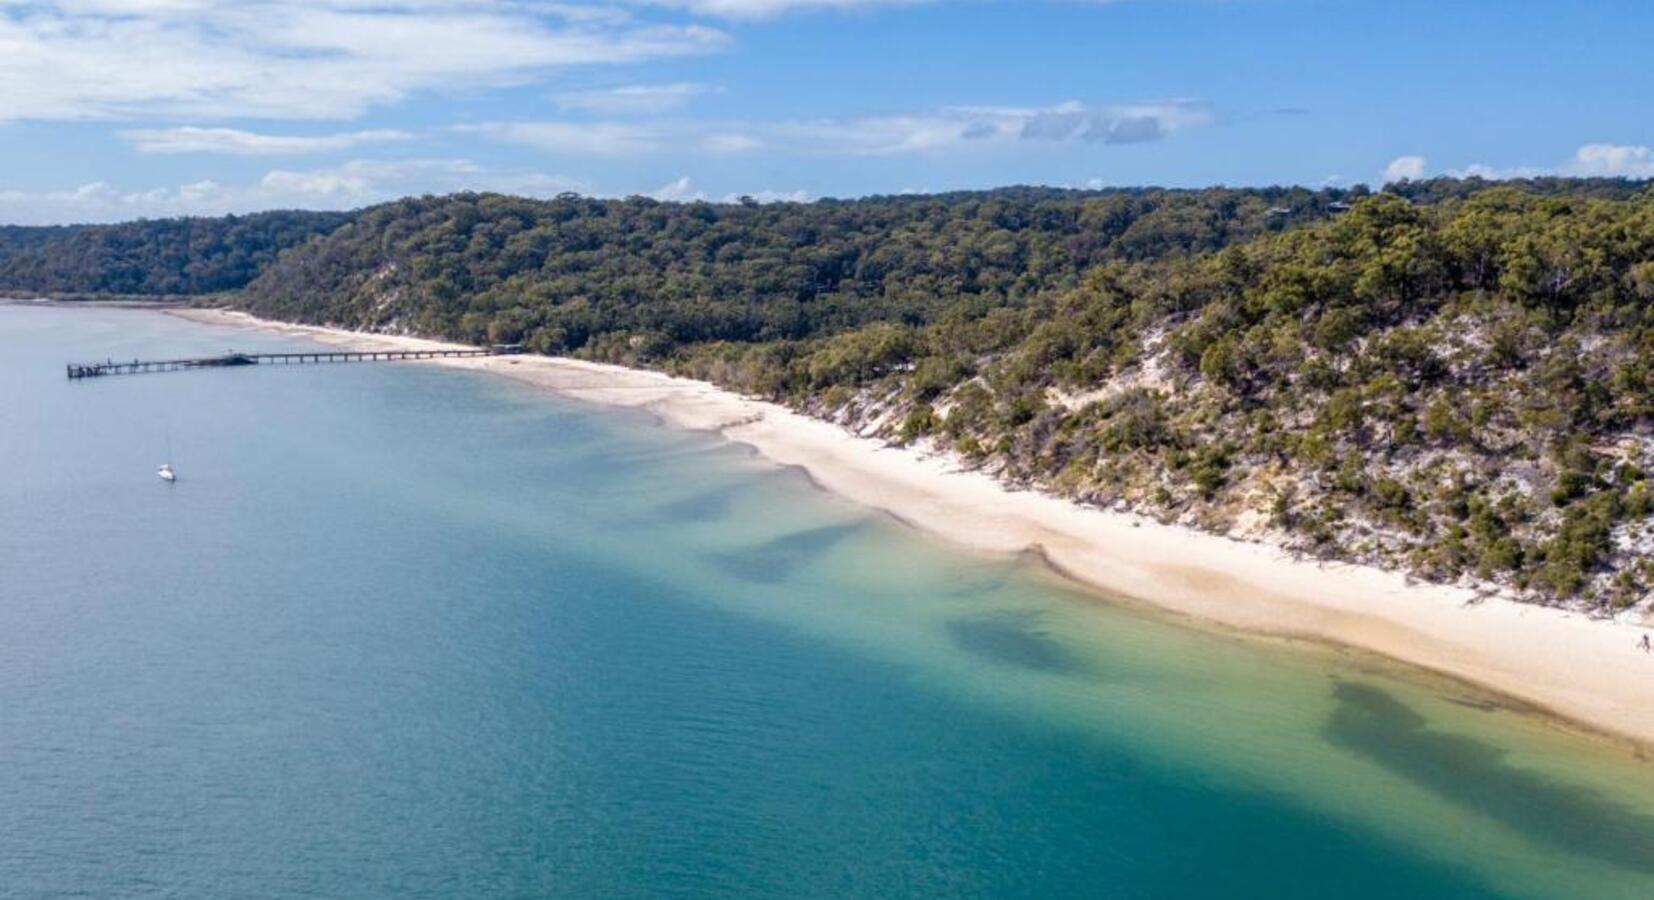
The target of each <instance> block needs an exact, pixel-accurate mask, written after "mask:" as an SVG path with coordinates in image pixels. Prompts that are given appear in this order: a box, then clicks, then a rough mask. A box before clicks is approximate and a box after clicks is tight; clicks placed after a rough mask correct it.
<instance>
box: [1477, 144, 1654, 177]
mask: <svg viewBox="0 0 1654 900" xmlns="http://www.w3.org/2000/svg"><path fill="white" fill-rule="evenodd" d="M1447 174H1449V175H1452V176H1454V177H1456V178H1485V179H1487V180H1488V181H1504V180H1507V179H1512V178H1543V177H1546V176H1570V177H1575V178H1633V179H1644V178H1654V149H1651V148H1649V147H1645V146H1641V145H1638V144H1586V145H1584V146H1582V147H1580V148H1579V149H1578V150H1575V151H1574V155H1573V156H1571V157H1569V158H1568V160H1567V161H1566V162H1563V163H1562V164H1561V165H1557V166H1489V165H1485V164H1483V163H1473V164H1471V165H1468V166H1465V167H1464V168H1463V169H1454V170H1451V171H1449V172H1448V173H1447Z"/></svg>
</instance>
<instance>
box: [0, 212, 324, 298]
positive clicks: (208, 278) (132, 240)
mask: <svg viewBox="0 0 1654 900" xmlns="http://www.w3.org/2000/svg"><path fill="white" fill-rule="evenodd" d="M347 218H348V215H347V214H344V213H319V212H291V211H288V212H268V213H259V214H257V215H251V216H226V217H223V218H189V219H155V220H145V221H138V222H127V223H124V224H120V225H83V226H78V227H73V228H10V229H0V289H5V290H10V291H38V292H40V293H43V294H57V293H99V294H152V295H153V294H207V293H214V292H217V291H230V290H236V289H238V288H241V287H243V286H245V285H246V284H247V282H249V281H251V280H252V279H253V277H254V276H255V275H257V274H258V273H259V272H260V271H262V270H263V269H265V268H266V267H268V266H269V265H270V264H271V263H273V262H274V261H275V259H276V255H277V254H279V253H280V252H281V251H283V250H285V249H287V248H289V247H293V246H296V245H298V244H301V243H303V242H304V241H306V240H308V239H309V238H311V237H314V236H316V235H320V234H326V233H327V232H329V231H331V230H333V229H334V228H337V227H338V226H339V225H341V224H342V223H344V222H345V221H346V219H347ZM8 232H9V234H8ZM8 238H9V240H8ZM8 247H10V248H13V249H11V250H8Z"/></svg>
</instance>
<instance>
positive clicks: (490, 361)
mask: <svg viewBox="0 0 1654 900" xmlns="http://www.w3.org/2000/svg"><path fill="white" fill-rule="evenodd" d="M164 311H165V312H167V313H168V314H170V315H177V316H180V317H183V318H186V319H189V320H192V321H196V322H202V323H205V324H209V325H218V326H229V327H241V328H258V329H263V330H274V331H279V332H282V333H287V334H292V335H296V336H302V337H306V338H310V339H312V340H316V341H319V342H322V343H326V344H331V345H336V346H350V347H358V348H363V349H370V348H386V347H441V346H452V345H447V344H443V343H441V342H438V341H430V340H424V339H420V338H411V337H400V336H394V335H381V334H367V333H360V332H352V331H346V330H342V329H334V328H322V327H316V326H305V325H292V324H288V323H283V322H274V321H269V320H264V319H258V318H255V317H253V316H250V315H247V314H245V313H239V312H230V311H225V310H216V309H183V308H174V307H168V308H166V309H164ZM435 364H437V365H443V366H448V367H451V368H462V369H471V370H476V371H482V372H489V373H493V374H496V375H501V376H504V377H507V378H511V379H514V380H516V381H520V382H524V383H527V384H531V385H534V386H537V387H540V388H543V389H546V390H550V391H553V392H555V393H558V394H561V395H565V396H569V397H572V398H575V399H579V400H584V401H589V402H594V403H600V404H605V405H611V406H621V407H630V408H638V409H646V410H649V411H651V412H653V413H655V414H656V415H658V416H660V417H661V418H662V419H664V420H666V421H667V422H669V423H671V424H673V425H676V426H679V427H683V428H689V429H695V430H702V431H715V432H717V433H719V434H721V435H723V436H725V437H727V438H728V439H730V440H733V441H736V442H739V443H743V444H747V445H749V446H751V447H753V448H754V449H755V450H756V451H757V452H758V453H759V454H761V455H762V456H764V457H765V458H767V459H769V460H771V461H773V462H775V463H777V464H780V465H787V466H798V467H800V468H802V469H803V470H805V471H806V472H808V473H809V475H810V476H811V478H812V479H813V480H814V481H815V482H816V483H817V484H819V485H820V486H821V487H823V488H824V489H826V490H828V491H831V492H833V493H835V494H838V495H840V496H843V497H845V498H847V499H849V500H851V501H853V502H856V503H859V504H861V505H864V506H868V507H872V508H875V509H880V510H883V511H886V512H888V513H890V514H892V515H893V516H895V517H896V518H898V519H900V520H902V521H904V522H907V523H909V524H911V525H912V526H913V527H915V528H918V529H922V530H925V531H928V532H931V533H934V534H936V535H938V536H940V537H942V538H944V539H946V540H947V541H949V542H951V543H955V544H958V545H961V546H963V547H967V548H970V549H974V550H978V551H986V552H991V553H999V554H1017V553H1028V552H1034V553H1037V554H1039V555H1040V556H1041V557H1042V558H1043V559H1044V560H1045V561H1046V563H1047V564H1049V565H1050V567H1051V568H1052V569H1054V570H1055V571H1057V572H1058V573H1059V574H1061V575H1064V576H1066V577H1068V578H1071V579H1073V580H1075V581H1077V582H1080V583H1082V584H1085V585H1088V586H1090V587H1093V588H1096V589H1099V590H1101V591H1103V592H1105V593H1108V594H1112V595H1117V596H1121V597H1124V598H1129V599H1132V600H1134V601H1138V602H1142V603H1145V604H1147V605H1150V606H1153V607H1157V608H1160V609H1164V610H1168V611H1171V612H1174V613H1178V614H1182V615H1187V616H1191V617H1194V618H1197V619H1201V620H1205V621H1209V622H1212V623H1215V624H1219V625H1223V626H1226V627H1231V628H1236V629H1240V630H1242V631H1246V632H1251V633H1256V634H1261V635H1269V636H1279V637H1286V638H1293V639H1307V640H1312V641H1316V642H1321V643H1326V644H1331V645H1335V646H1343V647H1349V648H1354V649H1357V650H1362V651H1367V652H1371V653H1375V654H1377V655H1379V656H1382V657H1386V658H1389V659H1393V660H1397V661H1399V662H1402V663H1406V664H1409V665H1412V666H1416V667H1419V668H1422V669H1426V670H1429V671H1431V672H1434V673H1439V674H1441V675H1445V676H1448V677H1450V678H1454V679H1458V680H1462V681H1465V682H1468V683H1471V684H1474V685H1477V686H1479V687H1482V688H1485V689H1487V690H1489V691H1491V692H1493V693H1496V694H1499V695H1503V696H1505V697H1508V698H1510V699H1511V700H1514V701H1517V703H1518V704H1520V705H1521V706H1523V707H1527V708H1529V709H1531V710H1533V711H1536V712H1540V713H1543V714H1547V715H1550V716H1554V717H1556V718H1558V719H1561V720H1564V721H1565V722H1567V723H1571V724H1573V725H1576V726H1579V727H1581V728H1583V729H1586V730H1589V731H1593V732H1599V733H1602V734H1604V735H1607V736H1611V737H1615V738H1620V739H1624V740H1627V741H1629V742H1630V743H1632V744H1633V745H1635V746H1637V747H1639V748H1654V654H1647V653H1643V652H1642V651H1640V650H1638V649H1637V646H1636V644H1637V641H1638V639H1639V638H1640V636H1641V635H1642V634H1643V633H1645V631H1654V626H1650V625H1647V624H1644V625H1638V624H1635V623H1630V622H1621V621H1614V620H1607V619H1593V618H1591V617H1589V616H1587V615H1585V614H1583V613H1578V612H1573V611H1568V610H1562V609H1557V608H1551V607H1541V606H1533V605H1528V604H1521V603H1517V602H1514V601H1511V600H1508V599H1504V598H1499V597H1478V596H1477V595H1475V594H1474V593H1473V592H1471V591H1469V590H1466V589H1463V588H1457V587H1451V586H1445V585H1432V584H1424V583H1419V582H1416V581H1412V580H1410V579H1408V578H1407V577H1406V576H1405V575H1403V574H1401V573H1397V572H1389V571H1384V570H1380V569H1377V568H1373V567H1368V566H1359V565H1349V564H1338V563H1323V562H1315V561H1304V560H1298V559H1294V558H1292V557H1290V556H1289V555H1287V554H1286V553H1285V552H1283V551H1281V550H1279V549H1276V548H1273V547H1269V546H1266V545H1261V544H1249V543H1243V542H1240V541H1235V540H1231V539H1228V538H1223V537H1219V536H1215V535H1210V534H1206V533H1202V532H1198V531H1194V530H1191V529H1186V528H1181V527H1177V526H1169V525H1163V524H1160V523H1158V522H1154V521H1152V520H1147V519H1143V518H1141V517H1138V516H1134V515H1131V514H1127V513H1115V512H1109V511H1105V510H1100V509H1094V508H1087V507H1081V506H1079V505H1076V504H1074V503H1072V502H1070V501H1067V500H1063V499H1060V498H1056V497H1052V496H1048V495H1044V494H1040V493H1038V492H1034V491H1013V490H1011V489H1009V488H1007V487H1005V486H1004V485H1002V484H1000V483H998V482H996V481H995V480H994V479H992V478H991V477H989V476H988V475H985V474H982V473H979V472H970V471H964V470H961V469H959V468H958V467H957V466H955V465H953V464H952V463H951V462H950V461H949V460H946V459H944V458H939V457H926V456H922V455H921V454H919V453H917V452H914V451H911V450H906V449H901V448H896V447H890V446H887V445H885V444H883V443H882V442H878V441H875V440H871V439H867V438H862V437H858V436H855V435H853V434H850V433H849V432H847V431H845V430H843V429H841V428H839V427H837V426H835V425H833V424H831V423H828V422H823V421H820V420H816V419H812V418H810V417H808V416H805V415H802V414H800V413H796V412H793V411H791V410H788V409H786V408H784V407H781V406H779V405H776V404H773V403H769V402H766V401H761V400H754V399H750V398H746V397H741V396H738V395H736V394H733V393H730V392H728V391H725V390H723V389H721V388H718V387H716V386H714V385H711V384H707V383H704V382H698V381H691V380H688V379H682V378H674V377H671V376H667V375H664V374H661V373H656V372H647V371H642V370H636V369H628V368H624V367H621V366H613V365H605V364H600V363H590V362H583V361H579V360H571V359H565V358H555V357H543V356H513V357H491V358H481V359H456V360H440V361H436V363H435Z"/></svg>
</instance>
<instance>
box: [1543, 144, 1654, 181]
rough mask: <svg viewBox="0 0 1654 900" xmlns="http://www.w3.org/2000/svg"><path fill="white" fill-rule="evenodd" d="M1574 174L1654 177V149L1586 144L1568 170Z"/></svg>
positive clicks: (1575, 153) (1571, 161)
mask: <svg viewBox="0 0 1654 900" xmlns="http://www.w3.org/2000/svg"><path fill="white" fill-rule="evenodd" d="M1564 168H1565V169H1566V170H1567V172H1568V174H1570V175H1582V176H1584V175H1589V176H1599V177H1606V178H1654V150H1650V149H1649V148H1647V147H1643V146H1637V145H1629V144H1586V145H1585V146H1583V147H1581V148H1579V149H1578V150H1576V151H1574V158H1573V159H1572V160H1570V161H1569V162H1568V164H1567V166H1565V167H1564Z"/></svg>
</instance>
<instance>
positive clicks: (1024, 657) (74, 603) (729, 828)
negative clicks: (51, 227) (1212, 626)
mask: <svg viewBox="0 0 1654 900" xmlns="http://www.w3.org/2000/svg"><path fill="white" fill-rule="evenodd" d="M230 346H233V347H235V348H236V349H240V350H266V349H276V348H283V347H294V346H304V345H302V344H296V343H295V342H294V341H292V340H290V339H284V338H278V337H272V336H266V335H258V334H249V333H241V332H232V331H224V330H214V329H211V328H207V327H204V326H199V325H194V324H190V323H187V322H182V321H179V320H176V319H173V318H170V317H167V316H162V315H158V314H154V313H146V312H138V311H125V310H107V309H80V310H61V309H45V308H24V307H0V896H7V897H60V896H61V897H99V898H103V897H202V898H234V897H340V898H375V897H431V898H457V897H536V896H549V897H571V898H607V897H617V898H633V897H638V898H644V897H760V898H761V897H777V898H795V897H822V898H841V897H867V898H901V897H939V898H954V897H962V898H969V897H1028V898H1063V897H1112V898H1137V897H1153V898H1186V897H1268V898H1290V897H1304V898H1329V897H1347V898H1368V897H1372V898H1400V897H1405V898H1414V900H1424V898H1439V897H1456V898H1472V897H1478V898H1479V897H1531V898H1552V897H1554V898H1597V897H1604V898H1607V897H1622V898H1641V900H1646V898H1649V897H1654V764H1650V763H1649V762H1646V761H1638V760H1636V759H1633V758H1631V757H1630V756H1629V755H1628V754H1626V753H1624V752H1621V751H1618V750H1614V749H1612V748H1609V747H1605V746H1602V745H1599V744H1597V743H1595V742H1591V741H1586V740H1583V739H1578V738H1575V737H1571V736H1569V735H1566V734H1563V733H1561V732H1559V731H1557V730H1555V729H1553V728H1551V727H1550V726H1548V725H1546V724H1544V723H1542V722H1538V721H1536V720H1533V719H1530V718H1527V717H1524V716H1521V715H1518V714H1516V713H1513V712H1510V711H1507V710H1503V709H1501V708H1499V707H1498V706H1497V705H1496V704H1489V703H1488V702H1486V701H1485V698H1481V697H1477V696H1475V695H1473V694H1471V693H1469V692H1467V691H1465V690H1463V689H1460V688H1455V687H1452V686H1449V685H1442V684H1431V683H1429V682H1427V681H1425V680H1422V679H1418V678H1413V677H1407V676H1398V675H1397V674H1396V673H1394V672H1390V671H1387V670H1386V669H1385V668H1383V667H1381V666H1379V665H1377V664H1375V663H1372V662H1369V661H1364V660H1362V659H1359V658H1356V657H1352V656H1348V655H1341V654H1338V653H1334V652H1332V651H1328V650H1317V649H1314V648H1303V647H1284V646H1273V645H1265V644H1261V643H1258V642H1253V641H1245V640H1239V639H1236V638H1233V637H1228V636H1224V635H1218V634H1212V633H1208V632H1204V631H1200V630H1195V629H1191V628H1187V627H1184V626H1181V625H1178V624H1175V623H1171V622H1168V621H1163V620H1161V619H1159V618H1157V617H1155V616H1151V615H1146V614H1143V613H1141V612H1134V611H1130V610H1127V609H1123V608H1117V607H1114V606H1110V605H1108V604H1104V603H1100V602H1097V601H1096V600H1095V599H1092V598H1088V597H1085V596H1083V595H1080V594H1078V593H1076V592H1074V591H1072V590H1070V589H1068V588H1066V587H1064V586H1063V585H1062V584H1061V583H1060V582H1058V581H1056V580H1055V579H1054V578H1051V577H1049V576H1047V575H1045V574H1043V573H1042V572H1040V571H1039V570H1038V569H1037V568H1036V567H1033V566H1030V565H1027V564H1025V563H1022V562H1019V561H1017V560H1013V559H992V558H983V557H976V556H968V555H963V554H960V553H958V552H956V551H953V550H951V549H949V548H947V547H945V546H942V545H940V544H938V543H936V542H933V541H931V540H929V539H927V538H925V537H924V536H922V535H917V534H914V533H912V532H909V531H907V530H905V529H903V528H902V527H900V526H898V525H896V524H894V523H892V522H890V521H888V520H886V519H885V518H882V517H881V516H879V515H876V514H873V513H870V512H868V511H866V510H863V509H860V508H857V507H854V506H851V505H849V504H846V503H843V502H840V501H837V500H835V499H833V498H831V497H828V496H825V495H822V494H820V493H819V492H817V491H815V490H814V489H812V488H811V487H810V486H809V484H808V483H807V482H806V480H805V479H803V478H802V477H800V476H799V475H797V474H796V473H793V472H788V471H782V470H777V469H775V468H773V467H770V466H766V465H765V464H763V463H762V462H761V461H758V460H755V459H753V458H752V457H751V455H750V454H748V453H746V452H744V451H742V450H741V449H740V448H737V447H734V446H731V445H728V444H726V443H723V442H721V441H719V440H717V439H715V438H712V437H709V436H704V435H693V434H685V433H681V432H676V431H672V430H669V429H666V428H663V427H660V426H658V425H656V424H654V423H653V422H652V421H651V420H650V419H649V418H647V417H645V416H642V415H640V414H633V413H623V412H615V411H611V410H602V409H596V408H589V407H585V406H580V405H576V404H574V403H570V402H567V401H562V400H558V399H555V398H550V397H547V396H543V395H541V394H538V393H535V392H533V391H531V390H529V389H527V388H524V387H521V386H517V385H513V384H510V383H505V382H503V381H499V380H495V379H490V378H488V377H486V376H480V375H472V374H465V373H456V372H450V371H443V370H439V369H435V368H429V367H423V366H419V365H395V364H384V365H359V366H313V367H302V368H286V369H281V368H269V367H261V368H256V369H241V370H226V371H218V372H190V373H178V374H167V375H145V376H138V377H123V378H106V379H101V380H94V381H86V382H82V383H69V382H67V381H66V379H65V378H64V377H63V368H62V367H63V364H64V363H66V362H68V361H71V360H91V359H104V358H106V357H114V358H122V357H126V358H131V357H133V356H171V355H185V354H192V353H203V352H221V351H223V350H224V349H226V348H228V347H230ZM169 443H170V446H171V455H172V457H173V461H174V462H175V464H176V466H177V468H178V471H179V473H180V480H179V482H178V483H177V484H176V485H173V486H168V485H166V484H163V483H162V482H160V481H159V480H157V479H156V477H155V475H154V473H153V469H154V466H155V465H156V464H157V463H159V462H161V461H163V460H164V459H165V457H166V455H167V453H168V449H167V448H168V444H169ZM1649 677H1651V678H1654V664H1651V667H1650V673H1649Z"/></svg>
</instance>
